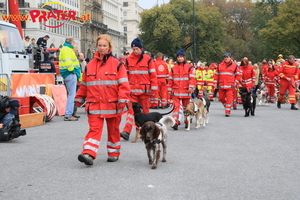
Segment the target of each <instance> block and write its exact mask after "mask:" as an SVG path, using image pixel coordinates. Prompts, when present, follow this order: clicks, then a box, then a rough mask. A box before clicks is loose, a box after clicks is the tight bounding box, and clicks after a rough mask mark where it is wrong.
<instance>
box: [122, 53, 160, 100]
mask: <svg viewBox="0 0 300 200" xmlns="http://www.w3.org/2000/svg"><path fill="white" fill-rule="evenodd" d="M125 67H126V70H127V73H128V80H129V85H130V92H131V93H132V94H134V95H144V94H148V95H150V94H151V93H155V92H156V91H157V89H158V88H157V77H156V70H155V65H154V62H153V60H152V58H151V57H150V56H149V55H147V54H144V53H142V54H141V55H135V54H134V53H133V52H132V53H131V54H130V55H129V56H128V58H127V59H126V63H125Z"/></svg>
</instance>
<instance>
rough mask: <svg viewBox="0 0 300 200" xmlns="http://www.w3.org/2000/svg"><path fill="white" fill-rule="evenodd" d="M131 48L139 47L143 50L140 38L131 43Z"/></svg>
mask: <svg viewBox="0 0 300 200" xmlns="http://www.w3.org/2000/svg"><path fill="white" fill-rule="evenodd" d="M131 47H138V48H140V49H142V48H143V45H142V42H141V40H140V38H135V39H134V40H133V41H132V42H131Z"/></svg>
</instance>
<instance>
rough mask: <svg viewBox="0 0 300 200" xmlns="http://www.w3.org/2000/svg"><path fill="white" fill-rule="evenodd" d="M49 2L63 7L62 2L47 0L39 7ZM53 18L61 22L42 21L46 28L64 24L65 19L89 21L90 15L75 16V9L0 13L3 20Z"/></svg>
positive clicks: (34, 20) (47, 19) (34, 21)
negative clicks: (23, 13) (17, 13)
mask: <svg viewBox="0 0 300 200" xmlns="http://www.w3.org/2000/svg"><path fill="white" fill-rule="evenodd" d="M49 4H58V5H61V6H63V7H65V6H64V5H63V4H61V3H59V2H48V3H45V4H43V5H42V6H41V8H44V7H45V6H47V5H49ZM51 18H52V19H55V20H57V21H58V22H61V23H60V24H58V25H55V26H50V25H47V24H45V23H42V24H43V25H44V26H46V27H48V28H58V27H61V26H63V25H64V24H65V21H91V15H90V14H85V15H81V16H80V17H77V13H76V12H75V11H71V10H50V11H44V10H31V11H29V15H2V20H3V21H9V20H12V21H32V22H33V23H36V22H47V21H49V20H50V19H51Z"/></svg>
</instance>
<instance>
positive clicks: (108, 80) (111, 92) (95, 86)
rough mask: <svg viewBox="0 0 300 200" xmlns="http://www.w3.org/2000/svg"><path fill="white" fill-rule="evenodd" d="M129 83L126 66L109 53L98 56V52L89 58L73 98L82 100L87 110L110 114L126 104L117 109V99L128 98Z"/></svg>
mask: <svg viewBox="0 0 300 200" xmlns="http://www.w3.org/2000/svg"><path fill="white" fill-rule="evenodd" d="M129 92H130V87H129V84H128V78H127V74H126V69H125V67H124V65H123V63H122V62H120V60H118V59H117V58H115V57H113V56H112V54H111V53H109V54H107V55H105V57H104V59H103V60H99V52H98V51H97V52H96V53H95V55H94V59H93V60H91V61H90V62H89V64H88V65H87V66H86V68H85V72H84V73H83V78H82V81H81V85H80V88H79V90H78V91H77V93H76V97H75V102H78V103H84V101H86V106H85V110H86V111H87V113H88V114H91V115H97V114H100V117H101V118H111V117H115V116H118V115H121V114H122V111H125V110H127V108H124V109H123V110H122V109H120V110H119V109H118V103H125V102H128V101H129Z"/></svg>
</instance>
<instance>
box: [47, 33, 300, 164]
mask: <svg viewBox="0 0 300 200" xmlns="http://www.w3.org/2000/svg"><path fill="white" fill-rule="evenodd" d="M44 40H46V37H44ZM46 41H47V40H46ZM95 43H96V49H97V51H96V52H95V54H94V58H93V59H92V60H91V61H90V62H89V63H88V64H87V63H86V62H85V59H84V55H83V54H82V53H79V54H78V55H77V56H76V53H75V51H74V49H76V44H75V41H74V38H73V37H67V38H66V40H65V43H64V45H63V48H62V49H61V50H60V54H59V66H60V74H61V75H62V77H63V78H64V82H65V85H66V88H67V92H68V100H67V105H66V113H65V117H64V120H65V121H78V118H79V117H74V113H73V111H74V106H75V107H76V106H82V105H85V110H86V111H87V114H88V123H89V131H88V133H87V135H86V136H85V138H84V144H83V151H82V152H81V154H79V156H78V160H79V161H80V162H83V163H85V164H86V165H92V164H93V160H94V159H95V158H96V157H97V151H98V148H99V145H100V141H101V137H102V129H103V126H104V119H105V121H106V123H107V132H108V141H107V153H108V159H107V161H108V162H115V161H117V160H118V159H119V156H120V149H121V143H120V139H121V138H123V139H124V140H128V139H129V137H130V133H131V131H132V127H134V126H135V122H134V111H133V108H132V104H131V102H136V103H139V104H140V105H141V107H142V112H143V113H149V109H158V108H160V109H165V108H167V107H169V105H171V104H172V105H173V106H174V110H173V113H172V117H173V118H174V119H175V121H176V124H175V125H174V126H173V127H172V128H173V129H174V130H178V126H179V125H180V121H181V120H180V118H181V116H182V109H183V108H184V107H185V106H186V105H187V104H188V103H189V102H190V101H191V99H193V98H201V97H203V96H204V95H207V96H208V98H209V100H210V101H214V100H216V99H218V100H219V101H220V102H221V103H222V104H223V106H224V110H225V117H230V114H231V110H235V109H236V108H237V104H238V103H241V98H240V95H239V89H238V88H239V87H245V88H247V90H248V92H249V93H250V94H251V95H256V92H257V89H258V88H260V87H261V85H262V84H264V85H265V86H266V88H267V89H268V93H269V99H268V101H269V102H270V103H274V102H275V99H276V98H275V96H277V98H278V100H277V107H278V108H281V102H282V101H283V98H284V96H287V95H288V96H289V102H290V104H291V109H292V110H297V109H298V108H297V107H296V106H295V103H296V98H295V92H296V89H297V87H299V82H298V76H299V73H300V70H298V66H297V65H296V62H295V57H294V56H292V55H290V56H289V57H288V59H287V60H284V59H283V56H282V55H281V54H280V55H278V59H277V60H276V62H275V61H274V60H272V59H267V58H264V59H263V60H262V62H259V63H255V64H252V62H251V61H249V59H248V58H247V57H245V58H243V59H242V60H241V61H240V62H238V61H236V60H234V59H233V57H232V55H231V53H229V52H226V53H224V54H223V60H222V61H221V62H216V63H206V62H201V61H198V62H189V61H188V60H187V59H186V54H185V52H184V51H183V50H178V52H177V53H176V57H175V62H174V61H173V60H172V59H170V58H169V59H167V61H165V60H164V55H163V54H162V53H160V52H159V53H157V54H156V56H152V54H151V53H150V52H146V51H144V49H143V45H142V42H141V41H140V39H139V38H135V39H134V40H133V41H132V42H131V49H132V52H131V53H129V52H128V51H125V52H124V53H123V54H121V55H119V57H118V58H117V57H115V56H113V55H112V51H113V44H112V41H111V38H110V37H109V36H108V35H100V36H99V37H98V38H97V39H96V41H95ZM78 82H80V87H79V89H78V91H77V92H76V90H77V89H76V85H77V83H78ZM277 86H279V89H278V90H277V89H276V87H277ZM277 91H278V94H276V92H277ZM73 102H75V105H74V103H73ZM123 114H126V123H125V126H124V128H123V129H122V131H120V128H119V126H120V123H121V116H122V115H123ZM184 123H187V122H186V121H185V122H184ZM120 136H121V137H120Z"/></svg>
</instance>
